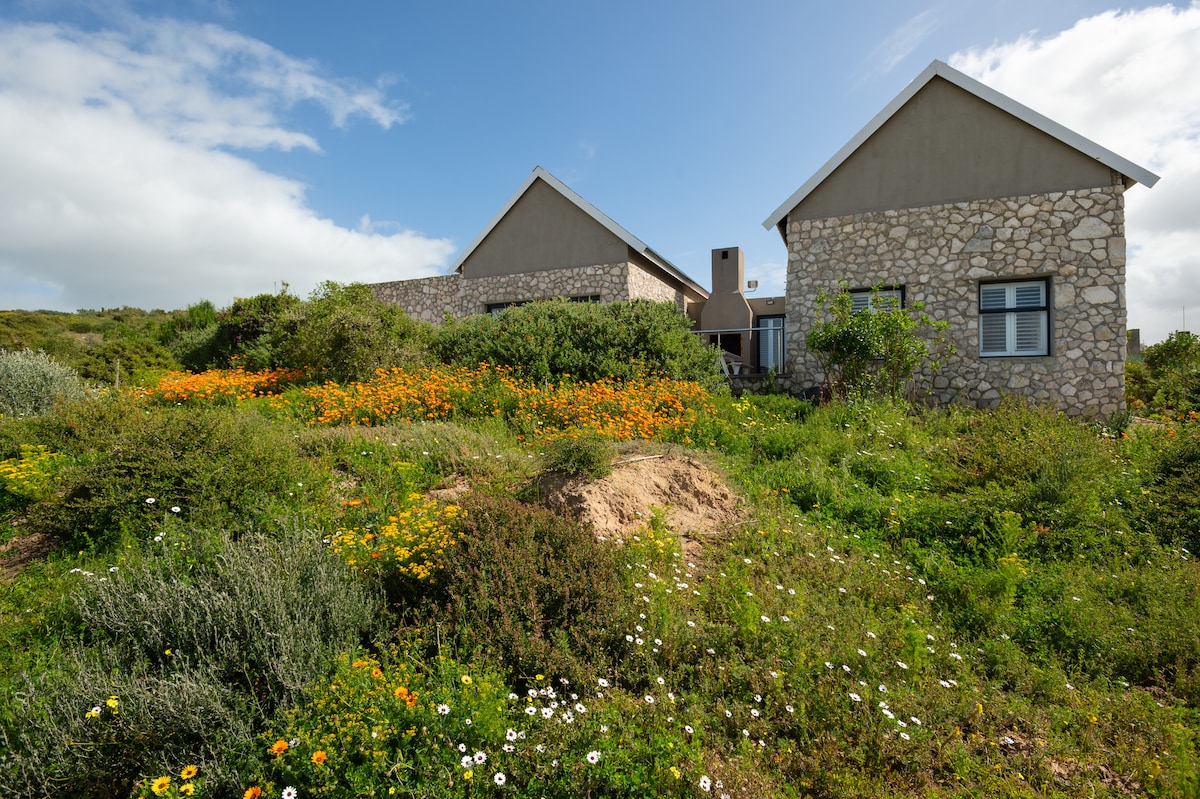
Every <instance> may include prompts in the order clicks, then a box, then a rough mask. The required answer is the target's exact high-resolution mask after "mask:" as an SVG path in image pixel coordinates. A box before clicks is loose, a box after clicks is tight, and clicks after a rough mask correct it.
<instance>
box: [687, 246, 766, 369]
mask: <svg viewBox="0 0 1200 799" xmlns="http://www.w3.org/2000/svg"><path fill="white" fill-rule="evenodd" d="M745 279H746V258H745V256H744V255H743V254H742V251H741V249H740V248H738V247H722V248H721V249H717V250H713V251H712V292H711V293H710V294H709V296H708V301H707V302H705V303H704V308H703V309H702V310H701V311H700V327H701V329H703V330H730V331H744V330H746V329H747V328H749V327H751V326H752V325H753V324H754V313H753V312H752V311H751V310H750V304H749V303H748V302H746V295H745V294H743V293H742V286H744V285H745ZM748 335H749V334H748V333H744V332H737V333H730V334H726V335H722V336H721V338H720V344H721V346H722V348H724V349H725V350H727V351H729V352H734V353H737V354H740V353H741V351H742V339H743V337H748ZM714 343H716V342H714Z"/></svg>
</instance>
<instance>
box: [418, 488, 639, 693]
mask: <svg viewBox="0 0 1200 799" xmlns="http://www.w3.org/2000/svg"><path fill="white" fill-rule="evenodd" d="M461 504H462V506H463V509H464V510H465V512H466V518H465V519H464V520H463V522H462V537H461V539H460V541H459V544H458V546H457V547H455V548H454V549H452V550H450V551H449V552H447V555H446V567H445V570H444V571H443V572H442V575H441V580H440V581H439V585H440V587H439V589H438V590H435V591H434V592H433V594H432V595H431V597H430V598H429V599H428V600H427V601H426V602H424V603H421V604H419V605H418V606H417V610H416V612H415V613H414V614H413V618H414V619H415V620H417V621H416V623H417V626H419V627H421V628H426V629H427V628H428V627H429V626H430V625H438V627H439V629H440V630H442V635H443V640H444V641H448V642H449V643H450V644H451V645H452V648H453V651H455V652H457V653H458V656H459V657H461V658H467V657H486V658H487V659H489V660H491V661H492V662H498V663H502V664H504V667H505V668H506V669H507V670H508V671H509V673H510V674H511V675H512V678H513V679H514V680H516V681H518V682H529V681H532V678H533V676H534V675H535V674H536V673H538V672H545V673H548V674H554V675H558V676H562V677H566V678H568V679H572V680H576V679H579V680H582V679H585V678H587V677H590V676H594V675H595V674H597V673H604V672H605V671H608V669H609V668H610V667H611V665H612V660H613V658H614V648H615V645H616V643H617V641H618V640H619V639H620V633H623V632H624V631H625V629H627V628H628V627H629V626H631V625H629V624H627V623H626V624H624V625H623V624H622V621H623V620H622V618H621V617H622V613H623V610H624V606H625V605H627V604H628V603H626V602H625V601H624V597H623V587H624V584H625V577H624V574H623V573H622V570H621V568H620V565H619V562H618V560H617V558H616V557H615V552H614V550H613V548H612V546H611V544H608V543H606V542H601V541H597V540H596V538H595V536H593V535H591V534H590V533H588V532H587V531H585V530H583V529H581V528H580V527H579V525H578V524H576V523H575V522H573V521H571V520H568V519H564V518H562V517H561V516H557V515H555V514H553V513H551V512H550V511H548V510H545V509H542V508H538V507H535V506H527V505H523V504H521V503H519V502H516V501H514V500H509V499H492V498H488V497H485V496H480V495H478V494H476V495H472V496H470V497H467V498H466V499H465V500H464V501H463V502H462V503H461Z"/></svg>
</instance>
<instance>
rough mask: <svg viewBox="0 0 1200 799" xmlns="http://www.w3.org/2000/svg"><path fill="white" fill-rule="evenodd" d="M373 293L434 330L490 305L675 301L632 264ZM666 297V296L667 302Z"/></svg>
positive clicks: (433, 280) (445, 281)
mask: <svg viewBox="0 0 1200 799" xmlns="http://www.w3.org/2000/svg"><path fill="white" fill-rule="evenodd" d="M631 272H638V273H641V276H640V277H638V278H637V279H636V280H634V279H631ZM371 288H372V289H374V291H375V296H377V297H379V299H381V300H383V301H385V302H390V303H394V304H396V305H399V306H400V307H401V308H404V310H405V311H407V312H408V314H409V315H410V316H412V317H413V318H415V319H420V320H421V321H423V322H432V323H435V324H436V323H437V322H440V321H442V320H443V319H444V318H445V316H446V314H450V315H451V316H453V317H456V318H461V317H464V316H470V315H471V314H478V313H485V312H486V311H487V306H488V305H490V304H492V303H500V302H528V301H529V300H549V299H554V298H555V297H590V296H594V295H598V296H599V297H600V301H601V302H620V301H622V300H629V299H632V298H634V297H650V298H651V299H656V300H657V299H670V300H672V301H676V300H675V292H674V290H673V289H671V288H670V287H669V286H667V285H666V284H664V283H663V282H662V281H661V280H658V279H656V278H655V277H654V276H652V275H648V274H645V273H644V272H642V270H641V269H639V268H638V267H631V266H630V264H628V263H617V264H596V265H593V266H580V267H574V268H570V269H552V270H546V271H542V272H523V273H519V274H512V275H495V276H492V277H476V278H464V277H463V276H462V275H459V274H453V275H438V276H437V277H426V278H419V279H416V280H397V281H393V282H391V283H375V284H372V286H371ZM635 292H640V293H635ZM664 293H665V295H666V296H662V295H664Z"/></svg>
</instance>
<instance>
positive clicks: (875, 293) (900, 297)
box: [850, 286, 904, 313]
mask: <svg viewBox="0 0 1200 799" xmlns="http://www.w3.org/2000/svg"><path fill="white" fill-rule="evenodd" d="M850 300H851V302H852V303H853V306H852V308H853V310H854V312H855V313H858V312H859V311H874V310H876V309H878V308H903V307H904V286H894V287H892V288H890V289H885V288H878V289H850Z"/></svg>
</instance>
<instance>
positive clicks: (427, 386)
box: [273, 365, 712, 445]
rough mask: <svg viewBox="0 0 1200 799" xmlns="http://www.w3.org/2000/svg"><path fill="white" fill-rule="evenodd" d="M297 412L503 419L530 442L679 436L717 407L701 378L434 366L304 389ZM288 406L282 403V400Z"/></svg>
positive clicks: (324, 418)
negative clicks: (526, 375) (588, 376)
mask: <svg viewBox="0 0 1200 799" xmlns="http://www.w3.org/2000/svg"><path fill="white" fill-rule="evenodd" d="M301 394H302V395H303V398H304V399H303V401H298V402H293V403H292V410H293V412H298V413H300V414H301V416H302V417H303V418H306V420H307V422H308V424H310V425H375V424H385V423H389V422H397V421H410V422H414V421H420V420H426V419H429V420H443V419H449V418H452V417H453V416H455V415H461V416H465V417H468V418H479V417H486V416H503V417H505V418H506V419H508V420H509V421H510V422H511V423H512V424H513V425H514V426H515V427H516V428H517V429H518V430H522V431H524V432H525V434H526V435H525V438H526V439H527V440H529V442H530V444H531V445H532V444H534V443H537V442H539V441H547V440H551V439H554V438H561V437H563V436H567V435H579V434H582V433H595V434H597V435H601V436H604V437H606V438H612V439H618V440H624V439H638V438H640V439H681V438H685V437H686V436H687V435H688V433H689V431H690V430H691V429H692V428H693V427H694V425H695V422H696V419H697V418H698V417H699V416H700V415H701V414H704V413H710V412H711V411H712V408H711V405H710V402H709V395H708V392H707V391H705V389H703V388H702V387H700V386H699V385H698V384H696V383H692V382H688V381H685V380H671V379H668V378H655V377H649V378H642V379H638V380H630V381H624V382H622V381H617V380H598V381H596V382H591V383H580V382H573V381H563V382H560V383H550V384H547V385H539V384H536V383H533V382H530V381H527V380H522V379H520V378H519V377H518V376H517V375H516V374H515V373H513V372H512V371H511V370H509V369H504V368H496V367H492V366H488V365H480V366H479V367H478V368H476V369H464V368H461V367H449V366H435V367H432V368H429V369H419V370H413V371H407V370H403V369H391V370H382V369H381V370H379V372H378V373H377V374H376V376H375V378H374V379H373V380H370V381H368V382H363V383H350V384H348V385H345V386H341V385H337V384H335V383H326V384H325V385H323V386H313V387H310V388H306V389H304V390H303V391H302V392H301ZM273 404H275V406H276V407H279V408H282V407H283V402H282V401H276V402H275V403H273Z"/></svg>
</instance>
